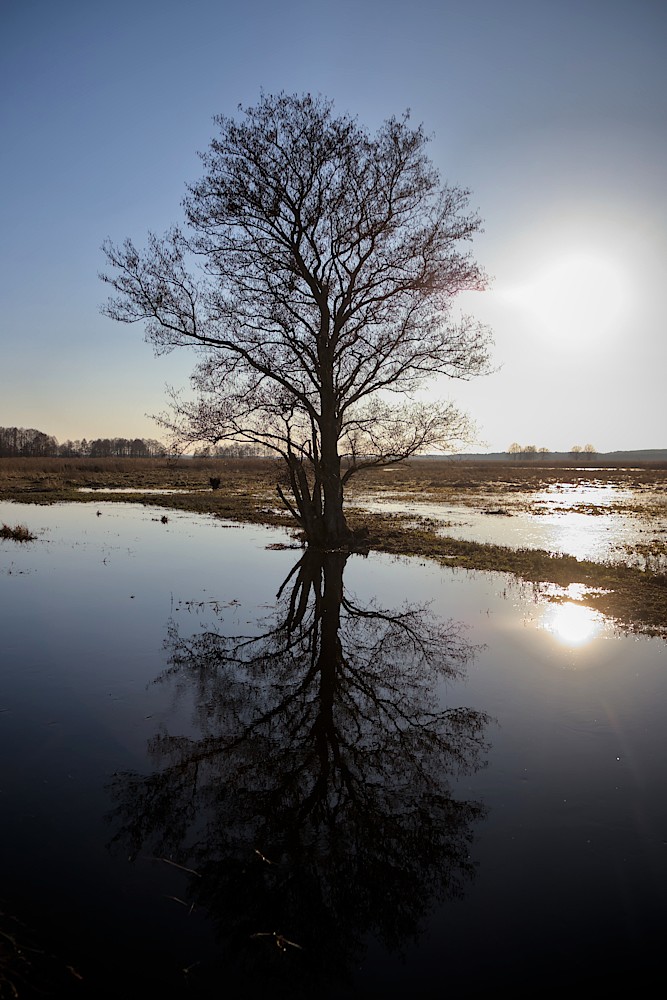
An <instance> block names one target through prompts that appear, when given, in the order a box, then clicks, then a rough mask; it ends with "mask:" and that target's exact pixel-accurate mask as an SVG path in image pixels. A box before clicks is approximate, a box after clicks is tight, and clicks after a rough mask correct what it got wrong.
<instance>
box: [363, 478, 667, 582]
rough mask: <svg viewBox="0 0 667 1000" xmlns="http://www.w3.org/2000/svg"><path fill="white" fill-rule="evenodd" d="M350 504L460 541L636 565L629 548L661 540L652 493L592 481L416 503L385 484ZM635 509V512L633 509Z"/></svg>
mask: <svg viewBox="0 0 667 1000" xmlns="http://www.w3.org/2000/svg"><path fill="white" fill-rule="evenodd" d="M355 505H358V506H360V507H363V508H364V509H366V510H371V511H375V512H382V511H386V512H388V513H395V514H406V513H407V514H414V515H415V516H416V517H417V518H429V519H431V520H433V521H434V522H435V527H436V530H438V531H439V532H440V533H442V534H444V535H449V536H451V537H452V538H460V539H463V540H464V541H477V542H485V543H490V544H494V545H506V546H510V547H512V548H518V547H525V548H539V549H545V550H546V551H548V552H555V553H558V554H564V555H572V556H575V557H576V558H577V559H590V560H593V561H595V562H605V561H608V560H609V561H612V562H630V563H634V564H637V565H639V566H640V567H641V568H644V558H643V557H642V556H641V555H638V554H636V553H635V552H634V550H635V549H636V548H637V547H638V546H639V547H643V546H647V545H649V544H650V543H651V542H652V541H656V540H657V541H659V542H662V543H663V545H664V543H665V540H666V539H667V503H666V501H665V497H664V495H662V494H661V493H659V492H651V491H650V490H643V491H642V492H641V495H639V494H637V493H635V492H634V491H633V490H631V489H621V488H619V487H617V486H615V485H613V484H609V483H605V484H600V483H596V482H594V481H592V482H590V483H583V484H579V485H573V484H571V483H554V484H552V485H551V486H549V487H548V488H547V489H545V490H542V491H541V492H537V493H535V492H533V493H520V492H519V493H513V494H508V495H502V496H500V497H499V496H498V495H493V494H488V495H483V494H479V495H478V496H476V498H475V505H474V506H470V505H464V504H443V503H433V502H430V501H429V499H428V495H426V496H425V497H424V500H423V501H422V502H413V503H410V504H407V503H406V502H405V500H404V499H398V498H396V499H393V498H392V494H391V492H390V491H387V492H385V494H384V497H383V498H382V499H378V498H377V496H367V497H364V496H363V495H362V496H360V497H359V498H358V499H356V498H355ZM639 509H641V510H642V511H643V512H642V513H637V510H639ZM651 566H652V568H653V569H655V570H661V571H665V570H667V558H666V557H664V556H663V557H661V556H659V555H658V556H656V557H653V559H652V562H651Z"/></svg>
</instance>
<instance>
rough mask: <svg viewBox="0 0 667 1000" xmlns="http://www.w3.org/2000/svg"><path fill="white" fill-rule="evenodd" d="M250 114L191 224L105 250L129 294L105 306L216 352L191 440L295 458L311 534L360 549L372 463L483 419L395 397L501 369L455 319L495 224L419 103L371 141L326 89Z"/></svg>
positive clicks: (190, 412)
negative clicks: (354, 529) (482, 241)
mask: <svg viewBox="0 0 667 1000" xmlns="http://www.w3.org/2000/svg"><path fill="white" fill-rule="evenodd" d="M241 110H242V118H241V120H239V121H236V120H234V119H230V118H226V117H224V116H220V117H218V118H216V119H215V120H216V124H217V126H218V134H217V136H216V138H214V139H213V141H212V142H211V145H210V148H209V150H208V151H207V152H206V153H205V154H203V156H202V160H203V163H204V168H205V174H204V177H203V178H202V180H201V181H199V183H197V184H195V185H194V186H192V187H191V188H190V189H189V195H188V197H187V198H186V199H185V202H184V205H185V212H186V218H187V230H186V231H185V232H182V231H181V230H180V229H178V228H174V229H172V230H171V231H170V232H168V233H167V234H166V236H165V237H164V238H162V239H159V238H157V237H155V236H153V235H151V236H149V239H148V245H147V249H146V250H144V251H139V250H137V249H136V248H135V246H134V244H133V243H132V242H131V241H130V240H127V241H126V242H125V243H124V244H123V245H122V246H115V245H114V244H113V243H111V242H107V243H106V244H105V247H104V250H105V253H106V257H107V261H108V264H109V265H110V269H111V270H110V272H109V273H107V274H105V275H102V278H103V280H104V281H106V282H107V283H108V284H110V285H111V286H112V288H113V289H115V291H116V293H117V295H116V296H115V297H114V298H111V299H110V300H109V302H108V304H107V306H106V307H105V310H104V311H105V312H106V314H107V315H108V316H110V317H112V318H113V319H116V320H120V321H121V322H125V323H134V322H138V321H143V322H145V324H146V326H145V329H146V334H147V337H148V339H149V340H151V341H152V342H153V343H154V344H155V345H156V348H157V349H158V350H159V351H165V350H170V349H172V348H173V347H176V346H194V347H196V348H197V349H198V350H199V351H200V357H201V360H200V362H199V364H198V365H197V367H196V369H195V372H194V375H193V376H192V384H193V387H194V389H195V392H196V395H197V401H196V402H194V403H186V402H183V401H182V400H181V399H180V397H178V396H177V395H176V396H174V397H173V404H174V416H173V417H171V418H165V420H164V425H165V426H167V427H169V428H170V430H171V431H172V433H173V434H174V435H176V436H178V437H179V438H180V440H181V441H189V442H202V441H208V442H210V443H211V444H219V443H220V442H222V441H233V442H236V443H239V442H241V443H246V444H248V443H250V444H256V445H261V446H263V447H265V448H268V449H270V450H271V451H272V452H273V453H275V454H278V455H280V456H281V457H282V458H283V459H284V461H285V469H286V474H287V479H286V481H287V482H288V483H289V492H287V491H285V490H283V489H282V488H281V487H279V493H280V496H281V498H282V500H283V502H284V503H285V505H286V507H287V508H288V509H289V510H290V511H291V513H292V514H293V515H294V517H295V518H296V520H297V522H298V523H299V524H300V525H301V527H302V528H303V530H304V532H305V534H306V536H307V538H308V541H309V542H310V543H312V544H313V545H315V546H318V547H323V548H327V547H338V546H340V545H343V546H345V545H349V544H350V543H351V541H352V536H351V532H350V531H349V529H348V526H347V523H346V520H345V515H344V513H343V491H344V487H345V485H346V483H347V482H348V481H349V479H350V477H351V476H352V475H353V474H354V473H355V472H357V471H358V470H360V469H363V468H367V467H368V466H377V465H385V464H387V463H393V462H397V461H400V460H402V459H404V458H406V457H408V456H410V455H412V454H415V453H418V452H420V451H422V450H424V449H425V448H434V447H440V448H450V447H451V446H452V444H453V443H454V442H455V441H456V440H461V439H463V438H464V437H465V436H466V435H467V434H468V433H469V425H468V423H467V421H466V420H465V419H464V418H463V417H462V415H461V414H460V413H458V412H457V411H456V410H455V408H454V407H453V406H452V405H451V404H449V403H444V404H437V403H433V404H428V405H420V404H417V403H414V402H412V403H410V404H408V405H395V404H393V403H392V401H391V399H392V398H393V399H395V398H396V396H397V394H398V396H399V398H401V399H406V398H407V399H410V398H411V396H412V394H413V393H414V392H415V391H416V390H417V389H418V388H419V387H420V386H421V385H422V383H423V382H424V379H426V378H428V377H430V376H435V375H445V376H448V377H450V378H456V379H469V378H471V377H473V376H475V375H479V374H480V373H483V372H484V371H486V370H487V363H488V345H489V335H488V332H487V331H486V329H485V328H483V327H482V326H480V325H479V324H478V323H475V322H473V321H472V320H471V319H469V318H464V319H462V320H461V321H458V322H455V321H454V319H453V317H452V313H451V309H452V303H453V300H454V299H455V297H456V296H457V295H458V293H460V292H463V291H467V290H471V289H482V288H484V287H485V285H486V279H485V276H484V274H483V272H482V271H481V269H480V267H479V266H478V265H477V263H476V262H475V261H474V260H473V259H472V258H471V255H470V252H469V250H468V249H467V248H466V244H467V243H468V242H469V241H470V240H471V239H472V237H473V236H474V235H475V233H477V232H478V231H479V229H480V220H479V218H478V217H477V215H476V214H474V213H471V212H470V211H469V208H468V203H469V192H468V191H466V190H464V189H461V188H458V187H453V186H450V185H447V184H441V182H440V180H439V177H438V174H437V171H436V170H435V168H434V166H433V164H432V163H431V162H430V160H429V158H428V157H427V155H426V145H427V141H428V140H427V138H426V136H425V135H424V132H423V129H422V128H421V127H418V128H412V127H411V126H410V123H409V120H408V116H407V115H405V116H403V117H402V118H400V119H395V118H392V119H390V120H389V121H387V122H385V124H384V125H383V126H382V127H381V128H380V130H379V131H378V132H377V134H376V135H370V134H369V133H368V132H367V131H366V130H365V129H364V128H362V127H361V126H360V125H359V124H358V122H357V121H356V120H355V119H353V118H350V117H349V116H347V115H341V116H336V115H334V110H333V105H332V104H331V103H330V102H329V101H327V100H325V99H323V98H313V97H311V96H310V95H308V94H307V95H304V96H296V95H292V96H290V95H285V94H279V95H278V96H270V95H267V96H263V97H262V98H261V99H260V101H259V103H258V104H257V105H256V106H254V107H248V108H245V109H241ZM391 393H393V394H394V396H393V397H391V396H389V395H388V394H391ZM343 459H344V460H345V464H343Z"/></svg>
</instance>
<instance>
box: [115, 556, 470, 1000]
mask: <svg viewBox="0 0 667 1000" xmlns="http://www.w3.org/2000/svg"><path fill="white" fill-rule="evenodd" d="M346 559H347V556H346V554H345V553H341V552H329V553H324V554H322V553H314V552H310V551H307V552H306V553H305V554H304V555H303V557H302V559H301V560H300V561H299V563H298V564H297V565H296V566H295V567H294V569H293V570H292V572H291V574H290V575H289V577H288V578H287V580H286V581H285V582H284V583H283V585H282V587H281V589H280V592H279V594H278V604H277V609H276V611H275V613H274V614H272V616H271V619H270V621H269V622H267V623H266V624H267V625H270V626H271V627H270V628H267V630H266V631H264V632H263V634H261V635H258V636H249V637H245V638H239V637H228V636H225V635H222V634H219V633H218V632H205V633H199V634H197V635H196V636H195V637H189V638H184V637H183V636H181V634H180V633H179V631H178V629H177V628H176V626H175V625H174V624H173V623H172V625H170V630H169V638H168V647H169V654H170V667H169V669H167V670H166V671H165V673H164V674H163V675H162V676H161V677H160V681H162V682H164V681H167V680H169V679H172V680H175V682H176V683H177V685H180V686H181V687H182V688H185V687H189V686H194V688H195V690H196V724H197V731H198V732H200V735H199V736H198V737H197V738H192V737H185V736H181V737H179V736H170V735H158V736H156V737H154V738H153V739H152V740H151V741H150V745H149V751H150V754H151V757H152V759H153V760H154V762H155V770H154V772H153V773H151V774H148V775H139V774H136V773H123V774H120V775H117V776H116V778H115V780H114V784H113V788H112V791H113V796H114V800H115V810H114V814H113V815H114V821H115V823H117V824H118V825H119V829H118V832H117V834H116V837H115V838H114V842H115V843H121V844H122V845H123V847H124V849H128V848H129V850H130V851H131V852H132V854H133V855H136V854H137V853H138V852H139V851H140V849H141V850H143V851H144V852H145V851H146V850H150V851H152V852H153V853H154V854H158V855H162V856H166V857H169V858H171V859H173V860H174V861H176V862H178V863H179V864H182V865H184V866H187V867H188V868H192V869H195V870H196V872H197V873H198V874H197V876H194V875H193V876H192V878H191V881H190V886H189V891H190V893H191V898H192V900H193V901H194V902H196V904H197V905H199V906H203V907H205V909H206V910H207V911H208V912H209V913H210V915H211V916H212V918H213V920H214V921H215V924H216V926H217V929H218V931H219V935H220V940H221V945H222V948H223V950H224V953H225V956H226V958H225V968H226V970H227V973H229V969H230V964H231V965H233V966H234V968H235V969H236V974H237V975H240V976H241V977H246V979H247V981H256V980H257V979H261V978H262V977H266V976H270V977H271V983H272V989H273V991H274V993H275V990H276V988H279V987H280V983H281V981H282V982H283V983H284V986H285V989H286V990H287V991H288V992H289V993H290V994H291V995H299V994H300V993H301V992H302V991H303V992H304V995H309V991H312V989H313V988H314V987H315V986H316V985H319V986H325V984H327V983H329V984H332V983H333V982H334V981H336V980H345V978H346V976H347V975H348V973H349V972H350V970H351V969H352V968H353V967H354V965H355V964H358V963H359V961H360V959H361V958H362V956H363V953H364V942H365V939H366V938H367V937H368V936H369V935H374V936H376V937H377V938H379V939H380V940H381V941H382V942H383V944H385V945H386V946H387V947H389V948H390V949H395V948H398V947H400V946H401V944H402V943H403V942H405V941H407V940H408V939H410V938H414V937H415V936H416V935H417V934H418V933H419V931H420V929H421V928H422V926H423V923H424V920H425V917H426V915H427V914H428V913H429V911H430V910H431V909H432V907H433V904H434V902H435V900H441V899H444V898H445V897H447V896H451V895H455V894H460V893H461V891H462V889H463V886H464V885H465V883H466V881H467V879H468V878H469V877H470V876H471V874H472V872H473V863H472V861H471V859H470V856H469V844H470V840H471V824H472V823H473V822H474V821H476V820H479V819H480V818H481V817H482V816H483V808H482V806H481V805H480V804H479V803H476V802H468V801H460V800H457V799H455V798H453V797H452V795H451V793H450V789H449V786H448V776H451V775H453V774H462V773H463V774H465V773H470V772H471V771H473V770H476V769H477V768H478V767H480V766H481V764H482V763H483V754H484V750H485V742H484V729H485V726H486V723H487V721H488V719H487V717H486V716H485V715H484V714H483V713H480V712H477V711H473V710H471V709H467V708H454V709H442V708H441V707H440V706H439V704H438V696H437V693H436V688H437V686H438V682H439V681H441V680H442V679H443V678H454V677H458V676H460V674H461V672H462V670H463V668H464V666H465V664H466V662H467V660H468V659H469V658H470V656H471V655H472V652H473V648H472V647H471V646H470V645H469V644H468V643H467V642H466V641H465V640H464V639H463V637H462V635H461V630H460V627H458V626H456V625H454V624H452V623H443V622H442V621H438V620H436V619H435V618H434V617H433V616H432V615H431V614H430V613H429V612H428V611H427V610H426V609H425V608H415V607H409V606H406V607H404V608H402V609H401V610H400V611H396V612H389V611H386V610H382V609H380V608H378V607H376V606H373V605H371V606H366V607H361V606H359V605H358V604H356V603H355V601H354V600H353V599H352V598H351V597H350V596H348V595H346V593H345V592H344V589H343V570H344V567H345V562H346Z"/></svg>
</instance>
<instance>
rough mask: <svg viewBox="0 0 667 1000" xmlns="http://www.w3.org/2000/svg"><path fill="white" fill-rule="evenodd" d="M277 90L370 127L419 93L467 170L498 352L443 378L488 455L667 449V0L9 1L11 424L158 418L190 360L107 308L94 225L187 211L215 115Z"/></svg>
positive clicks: (7, 421)
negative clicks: (531, 448)
mask: <svg viewBox="0 0 667 1000" xmlns="http://www.w3.org/2000/svg"><path fill="white" fill-rule="evenodd" d="M261 89H263V90H264V91H265V92H268V93H272V92H277V91H280V90H286V91H289V92H299V93H300V92H304V91H311V92H314V93H322V94H324V95H326V96H327V97H329V98H332V99H333V100H334V102H335V104H336V106H337V108H338V110H340V111H345V112H349V113H351V114H354V115H358V117H359V120H360V121H361V122H362V124H364V125H366V126H367V127H368V128H369V129H371V130H374V129H375V128H376V127H377V126H378V125H379V124H380V123H381V122H382V121H383V120H384V119H385V118H387V117H389V116H391V115H398V114H400V113H401V112H402V111H403V110H404V109H406V108H408V107H409V108H410V109H411V112H412V116H413V119H414V120H415V121H417V122H419V121H421V122H423V123H424V126H425V129H426V131H427V133H428V134H429V135H431V136H432V143H431V156H432V159H433V161H434V162H435V164H436V165H437V167H438V169H439V170H440V173H441V175H442V177H443V179H446V180H448V181H449V182H451V183H455V184H460V185H462V186H466V187H470V188H471V189H472V192H473V193H472V205H473V206H474V207H476V208H478V209H479V212H480V214H481V216H482V217H483V219H484V228H485V231H484V233H483V234H482V235H480V237H479V238H478V239H477V241H476V243H475V251H476V255H477V258H478V260H479V261H480V262H481V263H482V264H483V266H484V267H485V269H486V270H487V272H488V273H489V274H490V275H492V276H493V279H494V280H493V285H492V289H491V290H490V291H488V292H485V293H483V294H476V295H470V296H468V297H467V298H466V300H465V301H463V302H462V303H461V307H462V308H463V309H465V311H468V312H473V313H474V314H475V315H477V316H478V317H479V318H480V319H482V320H484V321H485V322H488V323H489V324H490V325H491V326H492V327H493V329H494V333H495V340H496V347H495V352H494V362H495V364H496V366H497V371H496V373H495V374H493V375H490V376H488V377H485V378H483V379H480V380H476V381H475V382H472V383H468V384H461V383H458V382H451V381H450V382H447V383H445V384H442V383H440V384H438V385H436V386H434V387H433V388H432V390H431V391H432V392H433V393H435V394H436V395H439V394H441V395H444V396H446V397H448V398H452V399H454V400H455V401H456V402H457V403H458V404H459V405H460V406H461V407H462V408H464V409H466V410H467V411H468V412H469V413H470V415H471V416H472V417H473V419H474V420H475V421H476V422H477V425H478V427H479V439H480V442H481V444H480V448H479V450H504V449H506V448H507V447H508V445H509V444H510V443H511V442H513V441H518V442H519V443H522V444H535V445H537V446H538V447H540V446H545V447H549V448H552V449H558V450H567V449H568V448H569V447H570V446H571V445H572V444H575V443H579V444H582V445H583V444H586V443H587V442H591V443H592V444H594V445H595V446H596V447H597V448H598V449H599V450H601V451H603V450H605V451H606V450H611V449H616V448H659V447H667V415H666V406H665V395H666V394H665V388H664V386H665V383H666V382H667V330H666V324H665V312H664V304H663V300H664V291H663V290H664V288H665V270H666V267H665V265H666V264H667V183H666V181H667V4H666V3H664V2H663V0H633V2H631V0H623V2H619V0H496V2H493V0H478V2H477V3H474V4H472V3H469V2H463V0H451V2H448V0H441V2H435V0H412V2H410V3H408V2H401V3H399V2H393V0H382V2H380V0H357V2H356V3H352V2H348V0H341V2H338V3H331V2H327V3H324V2H318V0H309V2H302V0H284V2H282V3H280V4H279V3H270V2H267V0H259V2H252V0H250V2H246V3H231V2H222V0H217V2H214V0H189V2H183V3H176V2H169V0H161V2H158V0H134V2H132V3H130V2H127V0H117V2H115V3H114V4H103V3H98V2H96V0H85V2H84V0H59V2H58V3H54V2H53V0H2V2H1V3H0V116H1V117H0V128H1V132H0V134H1V135H2V143H1V144H0V146H1V148H0V171H1V176H2V203H1V208H0V254H1V267H0V296H1V299H0V301H1V303H2V308H1V311H0V349H1V353H0V357H1V359H2V360H1V362H0V425H2V426H13V425H18V426H26V427H27V426H30V427H37V428H39V429H41V430H44V431H46V432H48V433H53V434H55V435H56V437H58V439H59V440H64V439H66V438H68V437H70V438H79V437H84V436H85V437H88V438H92V437H99V436H104V437H106V436H133V437H134V436H144V437H159V436H160V435H161V432H160V430H159V428H157V427H156V426H155V424H154V423H153V422H152V421H151V420H150V419H149V418H147V416H146V414H151V413H157V412H159V411H160V410H162V409H163V408H164V406H165V396H164V385H165V383H168V384H171V385H175V386H179V385H185V384H186V383H187V378H188V375H189V373H190V371H191V368H192V366H193V362H194V359H193V356H192V355H191V354H190V353H189V352H187V351H180V352H176V353H173V354H171V355H169V356H168V357H161V358H155V357H154V356H153V352H152V349H151V348H150V347H149V346H148V345H147V344H145V343H144V342H143V336H142V332H141V329H140V328H139V327H137V326H129V327H128V326H124V325H120V324H115V323H113V322H112V321H111V320H109V319H107V318H105V317H104V316H102V315H100V312H99V306H100V304H101V302H103V301H104V299H105V298H106V290H105V288H104V287H103V286H102V284H101V283H100V282H99V280H98V278H97V273H98V271H100V270H101V269H102V268H103V266H104V262H103V257H102V254H101V251H100V246H101V243H102V241H103V240H104V239H105V238H106V237H111V238H112V239H113V240H114V241H118V242H120V241H122V239H124V237H125V236H131V237H132V238H133V239H135V240H136V241H137V242H139V243H141V242H143V240H144V238H145V234H146V232H147V231H148V230H149V229H151V230H154V231H156V232H158V233H159V232H162V231H163V230H164V229H166V228H167V227H168V226H169V225H170V224H172V223H173V222H178V221H180V220H181V208H180V202H181V199H182V198H183V195H184V193H185V185H186V184H187V183H188V182H192V181H195V180H196V179H197V178H198V177H199V175H200V163H199V159H198V157H197V151H198V150H203V149H205V148H206V146H207V145H208V142H209V141H210V139H211V137H212V136H213V134H214V126H213V123H212V117H213V115H215V114H218V113H224V114H228V115H229V114H234V113H236V108H237V105H238V104H239V103H244V104H252V103H254V102H255V101H256V100H257V98H258V96H259V93H260V90H261Z"/></svg>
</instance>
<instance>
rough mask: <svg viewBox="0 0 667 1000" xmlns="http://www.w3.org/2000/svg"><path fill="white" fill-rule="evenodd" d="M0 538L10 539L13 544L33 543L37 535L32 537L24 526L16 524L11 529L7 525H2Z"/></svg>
mask: <svg viewBox="0 0 667 1000" xmlns="http://www.w3.org/2000/svg"><path fill="white" fill-rule="evenodd" d="M0 538H11V539H12V540H13V541H15V542H34V540H35V538H37V535H33V533H32V532H31V531H30V530H29V529H28V528H27V527H26V526H25V524H17V525H15V527H13V528H12V527H11V526H10V525H9V524H3V525H2V527H1V528H0Z"/></svg>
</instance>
